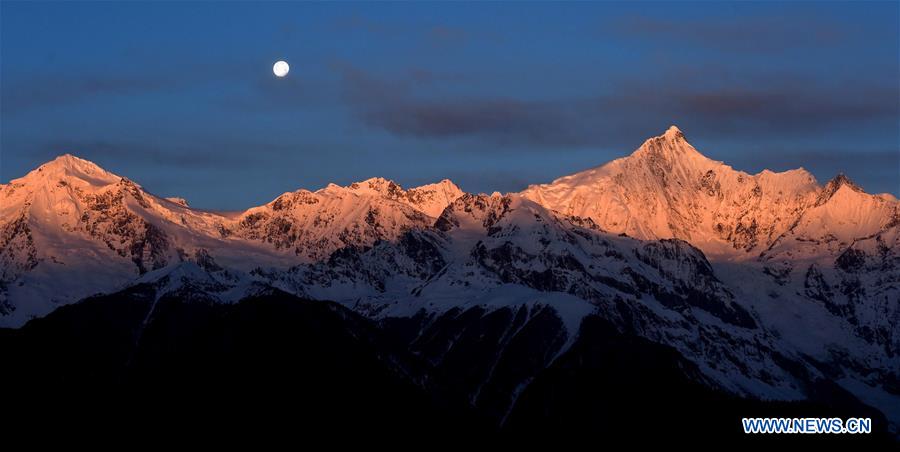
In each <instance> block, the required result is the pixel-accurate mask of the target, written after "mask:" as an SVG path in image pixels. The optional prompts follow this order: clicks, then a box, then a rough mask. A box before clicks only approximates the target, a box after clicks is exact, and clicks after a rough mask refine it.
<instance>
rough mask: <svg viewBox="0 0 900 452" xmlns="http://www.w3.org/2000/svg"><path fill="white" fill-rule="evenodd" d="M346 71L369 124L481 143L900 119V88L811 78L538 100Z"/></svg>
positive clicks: (691, 82) (589, 141) (584, 140)
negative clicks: (683, 127)
mask: <svg viewBox="0 0 900 452" xmlns="http://www.w3.org/2000/svg"><path fill="white" fill-rule="evenodd" d="M338 69H339V71H340V72H341V74H342V79H343V82H344V90H345V97H346V99H347V101H348V102H349V104H350V105H351V107H352V108H353V111H354V112H355V114H356V115H357V116H358V118H359V119H360V120H362V121H363V122H364V123H365V124H368V125H370V126H372V127H377V128H380V129H383V130H385V131H387V132H390V133H392V134H395V135H398V136H411V137H417V138H433V139H446V138H474V139H480V140H485V141H488V142H490V143H494V144H516V145H519V146H525V147H542V148H546V147H552V146H601V145H619V144H623V142H622V141H619V140H617V139H616V138H612V137H615V136H618V137H623V138H624V139H633V137H634V134H637V133H647V132H649V131H655V130H657V129H659V128H661V127H665V126H666V125H668V124H670V123H678V122H690V123H694V124H702V125H703V128H704V131H705V133H706V132H708V134H709V135H710V136H715V135H722V134H734V133H739V134H740V133H746V134H755V133H758V132H760V131H765V132H766V133H767V134H769V135H770V136H773V137H777V136H785V135H792V134H799V133H809V132H816V131H821V130H823V129H827V128H830V127H833V126H835V125H838V124H840V125H842V126H847V125H852V124H861V123H867V122H878V121H881V122H890V121H896V120H898V119H900V105H898V104H897V102H896V99H897V98H898V97H900V89H898V87H896V86H878V85H864V84H858V83H846V84H837V85H835V84H824V83H822V82H821V81H819V80H817V79H813V78H802V77H788V76H784V77H780V78H767V79H759V78H755V79H747V78H735V79H732V80H726V81H725V82H720V83H717V84H713V83H709V82H707V81H706V80H705V79H704V78H703V76H702V75H699V74H698V75H695V76H687V77H682V78H678V79H662V80H620V81H618V82H615V83H613V84H612V85H611V86H612V89H610V90H609V92H608V93H603V94H599V93H585V95H584V96H580V97H577V98H555V99H540V100H534V99H526V98H516V97H501V96H483V97H476V96H467V97H455V96H445V97H435V96H433V95H428V94H429V91H431V89H430V86H427V85H428V84H433V83H441V82H442V81H441V80H440V79H436V78H428V79H427V80H425V81H423V80H417V79H415V78H411V77H401V76H398V77H394V78H390V79H387V78H380V77H377V76H375V75H374V74H371V73H368V72H366V71H363V70H360V69H358V68H354V67H352V66H348V65H343V66H339V67H338ZM443 83H452V82H448V81H443ZM425 88H428V89H425ZM648 127H650V128H649V129H648Z"/></svg>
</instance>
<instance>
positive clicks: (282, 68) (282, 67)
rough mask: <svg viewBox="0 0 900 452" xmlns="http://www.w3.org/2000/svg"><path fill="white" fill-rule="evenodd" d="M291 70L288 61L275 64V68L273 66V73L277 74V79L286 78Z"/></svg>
mask: <svg viewBox="0 0 900 452" xmlns="http://www.w3.org/2000/svg"><path fill="white" fill-rule="evenodd" d="M290 70H291V67H290V66H288V64H287V62H286V61H279V62H277V63H275V66H272V72H274V73H275V76H276V77H284V76H285V75H287V73H288V71H290Z"/></svg>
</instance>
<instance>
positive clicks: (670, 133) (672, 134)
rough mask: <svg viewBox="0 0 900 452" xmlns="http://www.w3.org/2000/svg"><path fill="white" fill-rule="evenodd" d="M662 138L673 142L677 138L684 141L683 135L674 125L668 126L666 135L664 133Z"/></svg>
mask: <svg viewBox="0 0 900 452" xmlns="http://www.w3.org/2000/svg"><path fill="white" fill-rule="evenodd" d="M662 136H664V137H666V138H669V139H673V140H674V139H678V138H681V139H684V133H683V132H682V131H681V129H679V128H678V126H676V125H674V124H672V125H671V126H669V128H668V129H666V133H664V134H663V135H662Z"/></svg>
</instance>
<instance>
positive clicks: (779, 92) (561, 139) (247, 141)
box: [0, 1, 900, 209]
mask: <svg viewBox="0 0 900 452" xmlns="http://www.w3.org/2000/svg"><path fill="white" fill-rule="evenodd" d="M898 23H900V3H898V2H881V3H874V2H873V3H868V2H865V3H864V2H856V3H833V2H823V3H819V2H796V3H783V4H782V3H771V2H766V3H761V4H748V3H632V4H624V3H553V4H551V3H520V4H505V3H461V4H453V3H365V4H363V3H340V4H334V3H282V2H277V3H276V2H272V3H252V4H251V3H226V2H197V3H169V2H147V3H130V2H128V3H126V2H101V3H65V4H62V3H50V2H37V3H13V2H7V1H4V2H2V4H0V51H2V53H0V76H2V78H0V181H3V182H7V181H8V180H10V179H12V178H15V177H19V176H22V175H24V174H25V173H26V172H27V171H29V170H30V169H32V168H34V167H36V166H37V165H39V164H40V163H42V162H44V161H47V160H49V159H51V158H53V157H54V156H56V155H59V154H62V153H66V152H69V153H73V154H75V155H78V156H81V157H83V158H87V159H89V160H92V161H94V162H96V163H98V164H99V165H101V166H103V167H105V168H107V169H109V170H111V171H113V172H116V173H117V174H120V175H124V176H127V177H129V178H131V179H133V180H135V181H137V182H138V183H140V184H142V185H143V186H144V187H145V188H146V189H147V190H149V191H151V192H153V193H156V194H158V195H162V196H183V197H185V198H187V200H188V202H190V203H191V204H192V205H193V206H195V207H202V208H210V209H240V208H245V207H249V206H252V205H258V204H262V203H265V202H268V201H270V200H271V199H273V198H274V197H276V196H277V195H279V194H281V193H282V192H285V191H293V190H296V189H298V188H307V189H312V190H315V189H317V188H321V187H323V186H324V185H326V184H327V183H328V182H335V183H339V184H347V183H350V182H353V181H357V180H362V179H366V178H369V177H373V176H382V177H386V178H390V179H393V180H395V181H397V182H399V183H400V184H402V185H404V186H412V185H417V184H422V183H428V182H433V181H437V180H440V179H442V178H450V179H452V180H454V181H455V182H457V183H458V184H459V185H460V186H461V187H462V188H463V189H464V190H467V191H473V192H492V191H494V190H497V191H503V192H505V191H517V190H521V189H522V188H524V187H525V186H526V185H528V184H530V183H540V182H548V181H550V180H552V179H554V178H556V177H559V176H562V175H565V174H568V173H572V172H575V171H578V170H581V169H586V168H589V167H593V166H596V165H599V164H602V163H604V162H606V161H608V160H611V159H613V158H616V157H620V156H623V155H626V154H628V153H630V152H631V151H632V150H634V148H636V147H637V146H639V145H640V144H641V142H642V141H643V140H644V139H646V138H647V137H649V136H653V135H658V134H660V133H662V132H663V131H664V130H665V129H666V128H667V127H668V126H669V125H670V124H677V125H678V126H679V127H680V128H681V130H682V131H684V132H685V134H686V135H687V137H688V140H689V141H690V142H691V143H692V144H694V146H696V147H697V148H698V149H699V150H700V151H701V152H703V153H704V154H706V155H707V156H709V157H710V158H713V159H716V160H723V161H725V162H726V163H729V164H731V165H732V166H733V167H735V168H737V169H742V170H745V171H749V172H754V173H755V172H757V171H760V170H762V169H763V168H770V169H773V170H776V171H781V170H786V169H790V168H795V167H799V166H803V167H805V168H807V169H809V170H810V171H812V172H813V173H814V174H815V175H816V177H817V178H818V179H819V181H820V182H821V183H824V182H825V181H827V180H828V179H830V178H831V177H832V176H833V175H835V174H836V173H838V172H840V171H843V172H845V173H847V174H848V175H849V176H850V177H851V178H852V179H853V180H855V181H856V182H857V183H858V184H860V185H862V186H863V188H865V189H866V190H867V191H869V192H885V191H888V192H892V193H894V194H900V181H898V179H900V36H898ZM279 59H284V60H286V61H288V63H290V65H291V72H290V74H289V75H288V77H286V78H284V79H276V78H275V77H274V76H273V74H272V64H273V63H274V62H275V61H277V60H279Z"/></svg>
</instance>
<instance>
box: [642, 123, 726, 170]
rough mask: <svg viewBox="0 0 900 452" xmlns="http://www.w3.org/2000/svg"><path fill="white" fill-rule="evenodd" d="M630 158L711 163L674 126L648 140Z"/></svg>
mask: <svg viewBox="0 0 900 452" xmlns="http://www.w3.org/2000/svg"><path fill="white" fill-rule="evenodd" d="M631 157H635V158H642V157H653V158H662V159H664V160H667V161H673V162H674V161H683V160H694V161H712V160H711V159H710V158H708V157H706V156H705V155H703V154H701V153H700V152H699V151H697V149H695V148H694V147H693V146H691V144H690V143H688V142H687V140H686V139H685V137H684V133H683V132H682V131H681V129H679V128H678V127H676V126H674V125H673V126H670V127H669V128H668V129H667V130H666V131H665V132H664V133H663V134H662V135H657V136H655V137H651V138H648V139H647V140H645V141H644V143H643V144H641V146H640V147H639V148H637V150H635V151H634V152H633V153H632V154H631Z"/></svg>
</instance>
